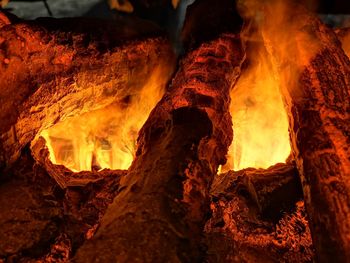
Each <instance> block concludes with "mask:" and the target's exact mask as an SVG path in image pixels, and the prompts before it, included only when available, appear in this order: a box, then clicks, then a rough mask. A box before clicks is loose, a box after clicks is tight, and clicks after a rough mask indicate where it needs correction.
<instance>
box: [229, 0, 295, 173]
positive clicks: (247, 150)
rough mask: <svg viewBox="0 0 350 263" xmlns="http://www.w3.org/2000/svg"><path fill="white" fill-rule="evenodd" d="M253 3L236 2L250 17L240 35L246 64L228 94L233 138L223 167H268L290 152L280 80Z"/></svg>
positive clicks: (259, 16) (281, 160)
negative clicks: (245, 45)
mask: <svg viewBox="0 0 350 263" xmlns="http://www.w3.org/2000/svg"><path fill="white" fill-rule="evenodd" d="M257 3H258V2H257V1H244V3H243V4H244V5H243V8H244V10H243V9H242V6H240V10H241V12H242V13H243V17H245V18H246V19H249V21H250V23H249V24H248V26H246V27H245V28H244V30H243V32H242V35H241V37H242V39H243V40H244V41H245V42H246V43H247V45H248V47H247V61H248V63H249V64H248V66H247V68H246V69H245V70H243V71H242V75H241V77H240V79H239V80H238V82H237V84H236V85H235V87H234V88H233V90H232V91H231V94H230V95H231V105H230V113H231V116H232V122H233V131H234V139H233V142H232V145H231V146H230V148H229V152H228V162H227V164H226V165H225V166H224V167H223V171H227V170H231V169H233V170H241V169H245V168H249V167H254V168H268V167H270V166H271V165H274V164H276V163H280V162H285V161H286V159H287V158H288V157H289V155H290V152H291V147H290V140H289V132H288V116H287V113H286V109H285V107H284V103H283V99H282V95H281V82H280V79H279V76H278V74H277V73H276V71H275V70H274V65H273V64H272V63H273V59H272V58H271V55H270V54H269V53H268V52H267V49H266V47H265V43H264V39H263V35H262V34H263V31H262V29H263V28H262V27H261V26H260V23H261V21H260V20H261V19H262V17H261V15H262V13H259V12H258V9H257V6H255V5H257ZM239 4H242V2H240V3H239ZM252 5H254V6H252ZM276 12H278V11H276ZM274 26H276V25H274Z"/></svg>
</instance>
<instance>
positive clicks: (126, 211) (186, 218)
mask: <svg viewBox="0 0 350 263" xmlns="http://www.w3.org/2000/svg"><path fill="white" fill-rule="evenodd" d="M243 58H244V54H243V51H242V47H241V42H240V39H239V38H238V37H237V36H236V35H232V34H224V35H222V36H221V37H220V38H218V39H216V40H213V41H211V42H208V43H204V44H202V45H201V46H200V47H199V48H198V49H196V50H194V51H192V52H189V53H188V54H187V55H186V56H185V58H184V59H183V60H182V62H181V64H180V67H179V71H178V72H177V74H176V76H175V78H174V80H173V81H172V84H171V85H170V86H169V87H168V90H167V92H166V94H165V95H164V97H163V99H162V100H161V101H160V102H159V103H158V105H157V106H156V108H155V109H154V110H153V111H152V113H151V114H150V117H149V119H148V120H147V122H146V123H145V125H144V127H143V128H142V129H141V131H140V135H139V139H138V150H137V153H136V157H135V160H134V162H133V164H132V166H131V167H130V169H129V171H128V174H127V176H126V177H125V178H124V179H122V181H121V189H120V193H119V194H118V196H117V197H116V199H115V200H114V202H113V204H112V205H111V206H110V207H109V208H108V210H107V213H106V214H105V216H104V218H103V219H102V222H101V226H100V228H99V230H98V231H97V234H96V235H95V236H94V237H93V238H92V240H91V241H87V242H86V243H85V244H84V245H83V246H82V247H81V248H80V249H79V250H78V253H77V255H76V257H75V262H96V261H101V262H135V261H142V262H201V261H202V260H203V256H204V253H203V247H202V246H201V243H200V241H201V235H202V230H203V227H204V223H205V219H206V217H207V214H208V212H209V187H210V184H211V181H212V178H213V176H214V174H216V171H217V168H218V165H219V164H222V163H224V162H225V155H226V153H227V150H228V146H229V145H230V143H231V140H232V128H231V127H232V123H231V116H230V114H229V111H228V109H229V103H230V96H229V90H230V88H231V87H232V85H233V84H234V83H235V81H236V79H237V77H238V75H239V69H240V66H241V63H242V61H243Z"/></svg>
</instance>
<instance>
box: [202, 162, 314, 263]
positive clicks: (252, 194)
mask: <svg viewBox="0 0 350 263" xmlns="http://www.w3.org/2000/svg"><path fill="white" fill-rule="evenodd" d="M301 192H302V189H301V185H300V182H299V176H298V172H297V170H296V168H295V164H277V165H275V166H272V167H270V168H268V169H253V168H248V169H245V170H242V171H238V172H234V171H230V172H228V173H225V174H221V175H218V176H216V177H215V178H214V182H213V184H212V188H211V191H210V196H211V198H212V202H211V209H212V216H211V218H210V219H209V220H208V221H207V223H206V226H205V233H206V242H207V246H208V252H207V261H208V262H211V263H216V262H298V263H300V262H305V263H306V262H311V261H312V259H313V246H312V240H311V235H310V230H309V226H308V222H307V219H306V217H305V213H304V203H303V201H302V194H301ZM261 208H265V209H266V210H265V209H261ZM268 209H272V212H273V216H270V214H269V213H267V212H268Z"/></svg>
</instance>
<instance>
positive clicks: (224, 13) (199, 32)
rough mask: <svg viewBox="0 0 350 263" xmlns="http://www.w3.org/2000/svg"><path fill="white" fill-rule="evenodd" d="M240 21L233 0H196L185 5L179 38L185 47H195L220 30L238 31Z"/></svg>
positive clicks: (213, 36)
mask: <svg viewBox="0 0 350 263" xmlns="http://www.w3.org/2000/svg"><path fill="white" fill-rule="evenodd" d="M242 23H243V22H242V19H241V17H240V16H239V15H238V13H237V10H236V2H235V1H234V0H222V1H210V0H196V1H195V2H194V3H193V4H192V5H190V6H188V7H187V12H186V18H185V22H184V25H183V29H182V33H181V40H182V42H183V45H184V47H185V49H187V48H190V47H192V48H193V47H197V46H198V45H199V44H200V43H203V42H204V41H209V40H212V39H215V38H217V37H218V36H219V35H220V33H221V32H239V31H240V28H241V25H242Z"/></svg>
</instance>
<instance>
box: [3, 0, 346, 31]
mask: <svg viewBox="0 0 350 263" xmlns="http://www.w3.org/2000/svg"><path fill="white" fill-rule="evenodd" d="M0 1H1V0H0ZM119 1H123V0H119ZM192 1H193V0H192ZM213 1H220V0H213ZM46 2H47V4H48V6H49V8H50V10H51V12H52V16H53V17H56V18H61V17H78V16H87V17H99V18H106V19H113V17H114V16H115V15H118V12H116V11H113V10H111V9H110V8H109V6H108V4H107V0H46ZM149 2H152V0H149ZM169 2H171V0H169ZM190 2H191V0H182V5H180V8H179V9H182V10H181V11H179V12H180V13H184V9H186V6H187V5H188V4H189V3H190ZM299 2H302V3H303V4H305V5H307V6H308V8H310V9H312V10H313V11H315V12H317V13H319V14H320V17H321V19H322V20H323V21H324V22H326V23H327V24H329V25H331V26H335V27H346V26H350V0H299ZM5 9H7V10H9V11H10V12H12V13H14V14H15V15H17V16H18V17H20V18H24V19H35V18H37V17H47V16H50V14H49V13H48V10H47V8H46V7H45V4H44V2H43V1H40V0H34V1H33V0H10V2H9V3H8V4H7V6H6V7H5ZM157 12H158V13H162V14H159V15H162V16H167V15H168V13H167V12H168V11H167V10H164V11H163V10H162V11H160V10H157Z"/></svg>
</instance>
